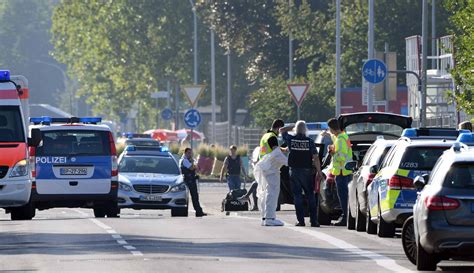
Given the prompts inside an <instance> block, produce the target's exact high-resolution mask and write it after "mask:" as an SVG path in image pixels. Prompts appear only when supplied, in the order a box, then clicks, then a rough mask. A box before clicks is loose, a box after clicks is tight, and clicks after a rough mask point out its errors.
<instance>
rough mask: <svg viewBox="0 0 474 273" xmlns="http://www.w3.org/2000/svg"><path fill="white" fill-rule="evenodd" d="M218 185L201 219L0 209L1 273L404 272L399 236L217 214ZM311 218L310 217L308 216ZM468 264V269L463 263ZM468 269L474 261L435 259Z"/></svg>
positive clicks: (284, 215)
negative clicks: (20, 215)
mask: <svg viewBox="0 0 474 273" xmlns="http://www.w3.org/2000/svg"><path fill="white" fill-rule="evenodd" d="M225 193H226V187H225V186H224V185H222V184H203V185H201V199H202V203H203V205H204V208H205V211H206V212H208V213H210V214H211V215H210V216H208V217H204V218H195V217H188V218H171V217H170V213H169V211H144V210H142V211H135V210H122V216H121V218H119V219H107V218H105V219H95V218H94V217H93V214H92V210H86V209H62V208H58V209H53V210H47V211H41V212H37V214H36V217H35V219H33V220H32V221H15V222H13V221H10V220H9V215H6V214H1V215H0V272H161V273H165V272H176V273H178V272H206V273H211V272H230V273H234V272H272V273H277V272H285V273H291V272H371V273H373V272H410V271H412V270H415V268H414V266H413V265H412V264H411V263H410V262H409V261H408V260H407V259H406V258H405V255H404V254H403V250H402V247H401V242H400V239H399V238H393V239H381V238H378V237H376V236H370V235H367V234H366V233H360V232H355V231H348V230H347V229H345V228H341V227H326V226H323V227H321V228H311V227H294V226H293V224H294V222H295V216H294V211H293V207H292V206H283V208H282V211H281V212H279V213H278V216H279V217H280V219H282V220H283V221H285V222H286V223H287V225H286V226H284V227H262V226H261V225H260V220H259V214H258V212H256V213H255V212H244V213H238V214H237V213H232V214H230V215H225V214H224V213H222V212H220V202H221V200H222V198H223V196H224V195H225ZM308 222H309V221H308ZM469 265H471V267H470V266H469ZM438 269H443V270H444V271H457V272H459V271H466V272H472V271H473V269H474V267H472V264H468V263H461V262H449V263H443V264H441V268H438Z"/></svg>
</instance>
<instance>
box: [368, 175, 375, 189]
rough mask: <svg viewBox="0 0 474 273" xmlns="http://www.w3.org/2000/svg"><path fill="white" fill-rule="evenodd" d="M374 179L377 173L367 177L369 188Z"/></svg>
mask: <svg viewBox="0 0 474 273" xmlns="http://www.w3.org/2000/svg"><path fill="white" fill-rule="evenodd" d="M374 177H375V173H371V174H369V176H368V177H367V186H368V185H370V183H372V181H373V180H374Z"/></svg>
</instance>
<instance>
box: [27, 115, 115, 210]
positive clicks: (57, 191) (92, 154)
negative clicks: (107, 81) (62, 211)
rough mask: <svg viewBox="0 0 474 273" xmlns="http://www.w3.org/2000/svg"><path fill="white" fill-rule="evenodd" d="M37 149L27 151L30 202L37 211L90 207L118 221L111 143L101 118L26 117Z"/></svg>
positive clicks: (108, 132)
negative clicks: (34, 132)
mask: <svg viewBox="0 0 474 273" xmlns="http://www.w3.org/2000/svg"><path fill="white" fill-rule="evenodd" d="M30 122H31V123H33V125H32V126H30V128H31V129H35V128H37V129H39V130H40V132H41V139H42V141H41V144H40V145H39V146H36V147H32V148H31V149H30V166H31V175H32V179H33V182H32V193H31V203H32V205H33V206H34V207H35V208H37V209H39V210H44V209H50V208H55V207H85V208H93V209H94V215H95V217H105V216H107V217H118V213H119V210H118V207H117V190H118V180H117V176H118V165H117V153H116V150H115V142H114V138H113V135H112V132H111V131H110V129H109V127H107V126H105V125H99V124H98V123H100V122H101V118H76V117H73V118H50V117H40V118H30Z"/></svg>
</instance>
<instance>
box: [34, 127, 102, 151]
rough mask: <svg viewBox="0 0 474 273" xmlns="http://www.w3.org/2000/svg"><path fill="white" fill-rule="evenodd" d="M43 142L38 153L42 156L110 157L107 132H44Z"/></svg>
mask: <svg viewBox="0 0 474 273" xmlns="http://www.w3.org/2000/svg"><path fill="white" fill-rule="evenodd" d="M42 135H43V142H42V145H40V146H39V147H38V148H37V150H36V153H37V155H42V156H59V155H62V156H64V155H71V156H77V155H86V156H94V155H95V156H105V155H110V154H111V151H110V143H109V136H108V132H107V131H93V130H54V131H43V132H42Z"/></svg>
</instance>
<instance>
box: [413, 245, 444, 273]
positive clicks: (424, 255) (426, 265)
mask: <svg viewBox="0 0 474 273" xmlns="http://www.w3.org/2000/svg"><path fill="white" fill-rule="evenodd" d="M417 245H418V246H417V251H416V269H417V270H419V271H435V270H436V267H437V264H438V263H439V258H438V257H437V256H436V255H434V254H431V255H430V254H429V253H428V252H426V251H425V249H424V248H423V247H422V246H421V244H420V242H419V241H418V244H417Z"/></svg>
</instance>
